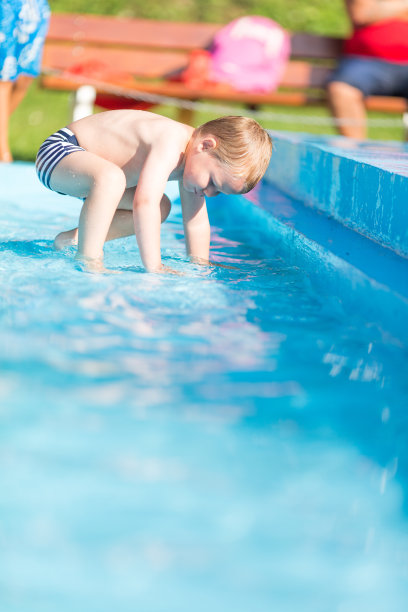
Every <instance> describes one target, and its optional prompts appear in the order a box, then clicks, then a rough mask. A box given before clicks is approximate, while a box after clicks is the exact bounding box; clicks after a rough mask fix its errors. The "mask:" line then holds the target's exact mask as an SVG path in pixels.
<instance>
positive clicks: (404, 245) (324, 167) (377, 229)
mask: <svg viewBox="0 0 408 612" xmlns="http://www.w3.org/2000/svg"><path fill="white" fill-rule="evenodd" d="M272 136H273V140H274V155H273V158H272V161H271V165H270V168H269V171H268V175H267V180H269V181H272V182H273V183H274V184H275V185H276V186H277V187H279V188H280V189H282V190H283V191H284V192H286V193H288V194H290V195H291V196H293V197H294V198H297V199H299V200H302V201H303V202H305V203H306V204H307V205H309V206H313V207H315V208H317V209H318V210H321V211H322V212H324V213H326V214H327V215H330V216H331V217H332V218H334V219H337V220H338V221H339V222H341V223H342V224H344V225H346V226H348V227H350V228H352V229H355V230H356V231H358V232H360V233H362V234H364V235H366V236H368V237H369V238H371V239H373V240H375V241H378V242H379V243H380V244H382V245H384V246H388V247H390V248H391V249H393V250H394V251H395V252H397V253H400V254H403V255H406V256H408V178H407V177H408V152H407V150H406V148H405V146H404V145H400V144H399V143H390V144H387V143H376V142H372V141H367V142H362V143H356V142H354V141H351V140H349V139H345V138H331V139H329V138H320V139H318V138H316V137H311V136H307V135H304V134H285V135H277V134H272Z"/></svg>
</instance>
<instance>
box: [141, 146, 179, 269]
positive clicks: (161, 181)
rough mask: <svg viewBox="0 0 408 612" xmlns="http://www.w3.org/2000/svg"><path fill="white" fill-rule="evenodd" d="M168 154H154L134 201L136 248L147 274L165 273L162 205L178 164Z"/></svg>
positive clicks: (143, 173)
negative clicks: (164, 194)
mask: <svg viewBox="0 0 408 612" xmlns="http://www.w3.org/2000/svg"><path fill="white" fill-rule="evenodd" d="M166 153H167V152H163V151H162V150H160V151H154V152H151V153H150V155H149V156H148V157H147V159H146V161H145V163H144V166H143V169H142V171H141V173H140V176H139V180H138V184H137V187H136V190H135V197H134V200H133V222H134V226H135V234H136V240H137V244H138V246H139V251H140V256H141V258H142V262H143V265H144V267H145V268H146V270H147V271H148V272H160V271H162V269H163V266H162V263H161V256H160V224H161V212H160V202H161V199H162V196H163V193H164V190H165V188H166V184H167V179H168V177H169V175H170V173H171V171H172V169H173V168H174V167H175V165H176V162H175V160H174V159H173V158H172V155H170V154H168V153H167V155H166Z"/></svg>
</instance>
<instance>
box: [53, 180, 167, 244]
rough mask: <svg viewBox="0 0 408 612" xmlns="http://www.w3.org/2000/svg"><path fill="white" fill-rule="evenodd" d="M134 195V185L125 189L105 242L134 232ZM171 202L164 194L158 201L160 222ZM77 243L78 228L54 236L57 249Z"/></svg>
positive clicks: (164, 218)
mask: <svg viewBox="0 0 408 612" xmlns="http://www.w3.org/2000/svg"><path fill="white" fill-rule="evenodd" d="M134 196H135V187H129V188H128V189H126V190H125V193H124V194H123V197H122V199H121V201H120V202H119V206H118V209H117V211H116V212H115V214H114V216H113V219H112V223H111V225H110V228H109V231H108V235H107V236H106V242H108V241H109V240H116V239H117V238H125V237H126V236H132V235H133V234H134V233H135V226H134V223H133V212H132V208H133V199H134ZM170 209H171V202H170V200H169V198H168V197H167V196H166V195H163V197H162V199H161V202H160V212H161V222H162V223H163V222H164V221H165V220H166V219H167V217H168V216H169V214H170ZM77 243H78V228H74V229H72V230H68V231H67V232H61V233H60V234H58V236H56V238H55V241H54V246H55V248H56V249H57V250H60V249H63V248H64V247H67V246H72V245H76V244H77Z"/></svg>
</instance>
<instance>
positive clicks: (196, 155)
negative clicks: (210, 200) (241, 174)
mask: <svg viewBox="0 0 408 612" xmlns="http://www.w3.org/2000/svg"><path fill="white" fill-rule="evenodd" d="M215 146H216V141H215V139H213V138H212V137H206V138H205V139H203V140H202V141H199V142H198V143H193V144H192V146H191V149H190V150H189V151H188V152H187V154H186V161H185V165H184V173H183V186H184V189H185V190H186V191H189V192H190V193H195V194H197V195H201V196H203V195H204V196H207V197H212V196H216V195H218V194H219V193H225V194H227V195H230V194H234V193H241V191H242V189H243V188H244V183H245V181H244V179H242V178H237V177H234V176H232V175H231V173H230V172H229V171H228V168H226V166H224V165H223V164H222V163H221V162H220V161H218V159H216V158H215V157H214V156H213V155H211V149H213V148H214V147H215Z"/></svg>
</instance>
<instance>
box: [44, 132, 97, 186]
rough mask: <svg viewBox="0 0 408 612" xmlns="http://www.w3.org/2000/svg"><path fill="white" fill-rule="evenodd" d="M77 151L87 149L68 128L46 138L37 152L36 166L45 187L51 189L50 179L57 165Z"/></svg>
mask: <svg viewBox="0 0 408 612" xmlns="http://www.w3.org/2000/svg"><path fill="white" fill-rule="evenodd" d="M75 151H85V149H83V148H82V147H80V146H79V144H78V141H77V139H76V136H75V134H74V133H73V132H71V130H69V129H68V128H62V130H58V132H55V134H51V136H49V137H48V138H47V139H46V140H44V142H43V143H42V145H41V147H40V148H39V150H38V153H37V158H36V160H35V168H36V170H37V175H38V178H39V179H40V181H41V182H42V184H43V185H45V187H47V188H48V189H51V187H50V179H51V174H52V171H53V170H54V168H55V166H56V165H57V164H58V163H59V162H60V161H61V159H63V158H64V157H65V156H66V155H69V154H70V153H75ZM57 193H61V192H60V191H58V192H57ZM62 195H65V194H62Z"/></svg>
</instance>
